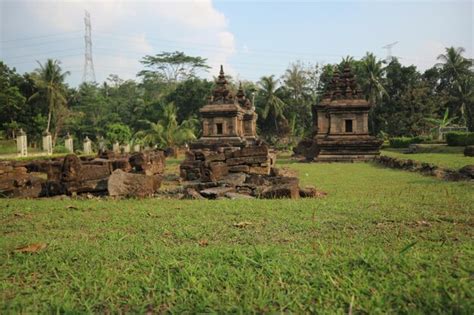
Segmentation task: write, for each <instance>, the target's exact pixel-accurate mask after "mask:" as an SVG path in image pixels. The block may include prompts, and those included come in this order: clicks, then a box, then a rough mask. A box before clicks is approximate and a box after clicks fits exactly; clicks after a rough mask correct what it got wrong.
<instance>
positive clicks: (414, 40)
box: [0, 0, 474, 86]
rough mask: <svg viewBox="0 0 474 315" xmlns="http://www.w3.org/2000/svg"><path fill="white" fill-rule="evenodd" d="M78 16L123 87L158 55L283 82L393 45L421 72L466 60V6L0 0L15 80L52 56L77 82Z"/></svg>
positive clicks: (4, 53)
mask: <svg viewBox="0 0 474 315" xmlns="http://www.w3.org/2000/svg"><path fill="white" fill-rule="evenodd" d="M84 10H88V11H89V12H90V14H91V18H92V40H93V59H94V66H95V72H96V78H97V81H103V80H105V79H106V78H107V76H108V75H109V74H111V73H113V74H118V75H119V76H121V77H122V78H124V79H131V78H134V77H135V74H136V73H137V72H138V71H140V70H141V69H142V66H141V64H140V63H139V59H140V58H141V57H143V56H144V55H147V54H155V53H158V52H161V51H174V50H179V51H184V52H185V53H187V54H189V55H199V56H203V57H205V58H208V61H209V64H210V65H211V66H212V67H213V69H212V70H211V71H210V72H209V73H208V74H203V76H207V77H211V76H212V75H215V74H216V72H217V71H218V70H217V67H218V65H220V64H224V67H225V69H226V70H227V72H229V73H230V74H232V75H233V76H235V77H237V78H238V79H246V80H258V78H260V77H261V76H262V75H268V74H275V75H277V76H279V75H281V74H283V72H284V70H285V68H286V67H287V66H288V65H289V64H290V63H291V62H295V61H297V60H300V61H303V62H306V63H313V64H314V63H334V62H338V61H340V60H341V58H342V56H347V55H351V56H355V57H356V58H360V57H361V56H363V55H364V54H365V52H366V51H371V52H373V53H375V54H376V55H377V56H379V57H380V58H384V57H385V56H386V53H387V52H386V50H384V49H382V46H384V45H386V44H388V43H391V42H395V41H398V44H397V45H395V46H394V47H393V49H392V53H393V55H395V56H397V57H399V58H400V61H401V62H402V63H403V64H406V65H409V64H415V65H416V66H417V67H418V68H419V69H421V70H424V69H426V68H428V67H430V66H431V65H433V64H434V63H435V62H436V56H438V55H439V54H440V53H442V52H443V49H444V47H447V46H455V47H458V46H462V47H464V48H465V49H466V55H467V56H470V57H472V56H473V41H474V40H473V28H474V24H473V16H474V11H473V10H474V9H473V4H472V2H471V1H455V0H453V1H326V2H325V1H302V2H298V1H210V0H203V1H144V0H142V1H126V0H110V1H25V0H19V1H18V0H16V1H12V0H0V20H1V21H0V36H1V38H0V59H1V60H3V61H4V62H6V63H7V64H8V65H10V66H14V67H16V68H17V70H18V71H19V72H21V73H22V72H26V71H31V70H33V69H35V68H36V67H37V64H36V60H39V61H44V60H45V59H46V58H48V57H50V58H57V59H60V60H61V61H62V65H63V67H64V69H65V70H68V71H70V72H71V75H70V76H69V78H68V82H69V83H70V84H71V85H73V86H75V85H77V84H78V83H80V82H81V79H82V74H83V64H84V57H83V55H84V39H83V35H84V22H83V16H84Z"/></svg>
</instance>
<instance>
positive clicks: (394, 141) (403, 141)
mask: <svg viewBox="0 0 474 315" xmlns="http://www.w3.org/2000/svg"><path fill="white" fill-rule="evenodd" d="M417 140H418V139H416V138H412V137H395V138H390V140H389V143H390V147H391V148H408V146H409V145H410V144H412V143H419V142H417Z"/></svg>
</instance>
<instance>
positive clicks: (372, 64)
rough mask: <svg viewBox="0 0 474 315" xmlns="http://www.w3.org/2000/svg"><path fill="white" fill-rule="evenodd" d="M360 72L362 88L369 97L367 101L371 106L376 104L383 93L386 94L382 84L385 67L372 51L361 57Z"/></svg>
mask: <svg viewBox="0 0 474 315" xmlns="http://www.w3.org/2000/svg"><path fill="white" fill-rule="evenodd" d="M362 73H363V81H362V82H363V83H362V85H363V90H364V93H365V95H367V96H368V98H369V103H370V104H371V105H372V106H375V105H376V104H377V101H379V100H380V99H381V98H382V96H383V95H386V94H387V91H385V88H384V86H383V84H382V81H383V76H384V73H385V68H384V67H383V62H382V61H381V60H377V58H376V57H375V56H374V54H372V53H367V54H366V55H365V57H364V58H362Z"/></svg>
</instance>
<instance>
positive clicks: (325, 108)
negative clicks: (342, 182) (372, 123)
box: [295, 65, 382, 162]
mask: <svg viewBox="0 0 474 315" xmlns="http://www.w3.org/2000/svg"><path fill="white" fill-rule="evenodd" d="M370 107H371V105H370V103H369V102H367V100H366V99H365V98H364V96H363V94H362V91H361V90H360V89H359V87H358V86H357V83H356V80H355V77H354V74H353V73H352V71H351V68H350V66H349V65H346V67H345V68H344V72H343V73H342V74H339V72H338V71H337V70H336V72H335V73H334V76H333V78H332V80H331V83H330V85H329V87H328V89H327V90H326V92H325V94H324V97H323V99H322V101H321V102H320V103H319V104H317V105H315V106H314V107H313V124H314V126H313V127H314V128H313V129H314V134H313V137H312V138H311V139H306V140H303V141H302V142H300V143H299V144H298V147H297V148H296V150H295V153H297V154H302V155H304V156H305V157H306V159H307V160H314V161H317V162H352V161H360V160H362V161H363V160H370V159H373V158H374V157H375V156H377V155H379V154H380V152H379V149H380V146H381V144H382V141H381V140H378V139H377V138H375V137H373V136H371V135H370V134H369V123H368V116H369V110H370Z"/></svg>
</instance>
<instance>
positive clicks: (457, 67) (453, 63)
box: [436, 47, 472, 81]
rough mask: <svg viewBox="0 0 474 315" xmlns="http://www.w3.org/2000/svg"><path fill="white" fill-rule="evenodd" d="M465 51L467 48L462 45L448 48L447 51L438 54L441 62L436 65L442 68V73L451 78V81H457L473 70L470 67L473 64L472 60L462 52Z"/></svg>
mask: <svg viewBox="0 0 474 315" xmlns="http://www.w3.org/2000/svg"><path fill="white" fill-rule="evenodd" d="M464 52H465V49H464V48H462V47H458V48H454V47H449V48H446V53H445V54H441V55H439V56H438V58H437V59H438V60H440V61H441V62H440V63H437V64H436V66H437V67H438V68H440V69H441V74H442V75H444V76H445V77H447V78H450V79H451V80H450V81H457V80H459V79H460V78H461V77H462V76H463V75H469V74H470V73H472V72H471V70H470V69H469V68H470V67H471V66H472V60H471V59H468V58H464V57H463V56H462V54H463V53H464Z"/></svg>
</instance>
